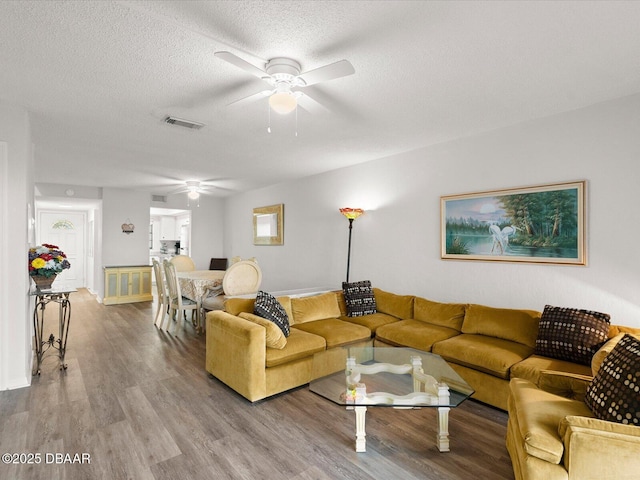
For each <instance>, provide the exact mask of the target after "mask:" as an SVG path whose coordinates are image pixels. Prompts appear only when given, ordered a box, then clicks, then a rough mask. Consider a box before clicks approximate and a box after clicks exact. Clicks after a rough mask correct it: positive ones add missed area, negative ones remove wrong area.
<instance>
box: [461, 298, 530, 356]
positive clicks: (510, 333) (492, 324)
mask: <svg viewBox="0 0 640 480" xmlns="http://www.w3.org/2000/svg"><path fill="white" fill-rule="evenodd" d="M539 320H540V312H536V311H534V310H518V309H511V308H494V307H487V306H485V305H477V304H471V305H468V306H467V308H466V310H465V314H464V321H463V322H462V333H471V334H478V335H486V336H489V337H496V338H502V339H504V340H511V341H512V342H518V343H522V344H523V345H528V346H529V347H532V348H533V347H535V346H536V337H537V336H538V321H539Z"/></svg>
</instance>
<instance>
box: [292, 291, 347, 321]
mask: <svg viewBox="0 0 640 480" xmlns="http://www.w3.org/2000/svg"><path fill="white" fill-rule="evenodd" d="M291 311H292V312H293V321H292V322H291V325H295V324H298V323H305V322H313V321H314V320H323V319H325V318H338V317H339V316H340V307H339V306H338V297H337V296H336V293H335V292H327V293H323V294H322V295H314V296H311V297H299V298H292V299H291Z"/></svg>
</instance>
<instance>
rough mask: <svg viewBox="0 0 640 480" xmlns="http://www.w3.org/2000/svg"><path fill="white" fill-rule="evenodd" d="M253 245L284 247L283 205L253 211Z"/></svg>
mask: <svg viewBox="0 0 640 480" xmlns="http://www.w3.org/2000/svg"><path fill="white" fill-rule="evenodd" d="M253 244H254V245H284V204H283V203H279V204H278V205H269V206H268V207H258V208H254V209H253Z"/></svg>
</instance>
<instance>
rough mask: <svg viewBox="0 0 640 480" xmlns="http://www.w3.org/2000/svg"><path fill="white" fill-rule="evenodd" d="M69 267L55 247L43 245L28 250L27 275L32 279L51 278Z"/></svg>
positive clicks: (65, 257) (63, 255)
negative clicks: (38, 277) (36, 277)
mask: <svg viewBox="0 0 640 480" xmlns="http://www.w3.org/2000/svg"><path fill="white" fill-rule="evenodd" d="M70 267H71V264H70V263H69V260H67V256H66V255H65V254H64V252H63V251H62V250H60V249H59V247H58V246H56V245H51V244H49V243H43V244H42V245H38V246H37V247H35V248H30V249H29V275H31V276H32V277H35V276H40V277H47V278H48V277H53V276H54V275H57V274H58V273H60V272H62V270H66V269H67V268H70Z"/></svg>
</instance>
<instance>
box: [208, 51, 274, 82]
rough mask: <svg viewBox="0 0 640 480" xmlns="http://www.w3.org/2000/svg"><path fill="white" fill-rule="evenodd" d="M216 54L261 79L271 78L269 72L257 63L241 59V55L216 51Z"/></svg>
mask: <svg viewBox="0 0 640 480" xmlns="http://www.w3.org/2000/svg"><path fill="white" fill-rule="evenodd" d="M214 55H215V56H216V57H218V58H220V59H222V60H224V61H225V62H229V63H230V64H231V65H235V66H236V67H238V68H241V69H242V70H244V71H245V72H248V73H250V74H251V75H254V76H256V77H258V78H259V79H261V80H266V79H268V78H270V77H269V75H268V74H267V72H265V71H264V70H261V69H259V68H258V67H256V66H255V65H252V64H251V63H249V62H247V61H246V60H243V59H241V58H240V57H238V56H236V55H234V54H233V53H231V52H215V53H214Z"/></svg>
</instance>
